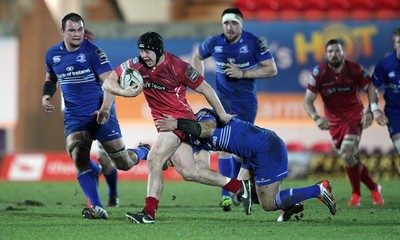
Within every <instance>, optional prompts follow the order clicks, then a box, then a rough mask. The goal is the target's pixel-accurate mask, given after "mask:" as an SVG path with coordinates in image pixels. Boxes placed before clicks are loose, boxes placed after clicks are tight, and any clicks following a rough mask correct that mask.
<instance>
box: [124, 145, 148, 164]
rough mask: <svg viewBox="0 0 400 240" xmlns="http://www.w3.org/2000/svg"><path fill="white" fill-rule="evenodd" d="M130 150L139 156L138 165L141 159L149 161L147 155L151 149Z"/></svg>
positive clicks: (138, 148)
mask: <svg viewBox="0 0 400 240" xmlns="http://www.w3.org/2000/svg"><path fill="white" fill-rule="evenodd" d="M128 150H132V151H134V152H135V153H136V155H137V156H138V161H137V163H136V164H138V163H139V161H140V159H144V160H146V159H147V154H148V153H149V149H147V148H145V147H137V148H129V149H128Z"/></svg>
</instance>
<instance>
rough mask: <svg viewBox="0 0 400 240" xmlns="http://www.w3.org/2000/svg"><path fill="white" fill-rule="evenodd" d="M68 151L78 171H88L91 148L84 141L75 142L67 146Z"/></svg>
mask: <svg viewBox="0 0 400 240" xmlns="http://www.w3.org/2000/svg"><path fill="white" fill-rule="evenodd" d="M67 150H68V152H69V154H70V156H71V158H72V160H73V161H74V162H75V166H76V168H77V169H78V171H80V172H82V171H85V170H87V168H88V167H89V166H90V165H89V158H90V147H89V146H88V145H86V144H85V143H84V142H82V141H75V142H73V143H71V144H69V145H68V146H67Z"/></svg>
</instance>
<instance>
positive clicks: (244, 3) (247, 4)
mask: <svg viewBox="0 0 400 240" xmlns="http://www.w3.org/2000/svg"><path fill="white" fill-rule="evenodd" d="M256 5H257V0H236V1H235V2H234V3H233V6H234V7H236V8H239V9H240V11H242V12H243V11H246V12H247V11H254V10H255V9H256Z"/></svg>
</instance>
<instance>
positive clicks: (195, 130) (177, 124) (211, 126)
mask: <svg viewBox="0 0 400 240" xmlns="http://www.w3.org/2000/svg"><path fill="white" fill-rule="evenodd" d="M164 116H165V117H166V118H165V119H161V120H157V121H156V127H157V128H158V129H160V130H161V131H173V130H176V129H178V130H181V131H182V132H184V133H187V134H191V135H192V136H194V137H200V138H209V137H211V136H212V134H213V133H214V131H215V128H216V127H217V124H216V123H215V122H214V121H213V120H203V121H200V122H197V121H196V120H190V119H185V118H178V119H175V118H174V117H172V116H171V115H168V114H164Z"/></svg>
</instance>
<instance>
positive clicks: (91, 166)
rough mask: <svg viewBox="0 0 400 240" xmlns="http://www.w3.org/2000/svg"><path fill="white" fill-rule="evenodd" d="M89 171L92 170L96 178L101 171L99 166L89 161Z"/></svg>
mask: <svg viewBox="0 0 400 240" xmlns="http://www.w3.org/2000/svg"><path fill="white" fill-rule="evenodd" d="M90 169H92V172H93V174H94V175H95V176H98V175H99V172H100V171H101V165H100V164H98V163H97V162H95V161H94V160H92V159H90ZM96 179H97V178H96Z"/></svg>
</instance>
